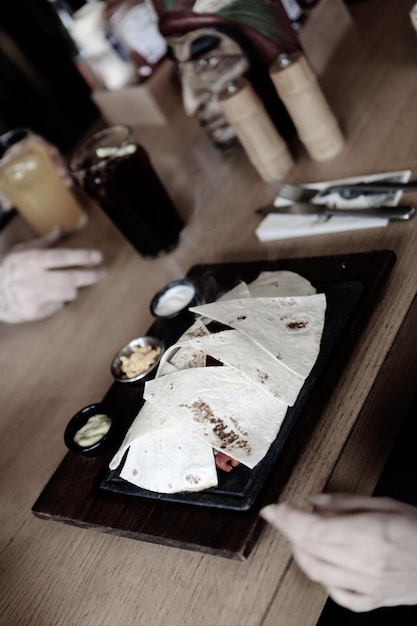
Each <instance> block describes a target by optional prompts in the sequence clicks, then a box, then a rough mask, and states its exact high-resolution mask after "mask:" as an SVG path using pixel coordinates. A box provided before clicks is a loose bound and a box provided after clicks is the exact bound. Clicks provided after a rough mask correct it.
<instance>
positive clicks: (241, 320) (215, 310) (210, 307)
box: [190, 294, 326, 378]
mask: <svg viewBox="0 0 417 626" xmlns="http://www.w3.org/2000/svg"><path fill="white" fill-rule="evenodd" d="M325 310H326V297H325V295H324V294H316V295H311V296H300V297H288V298H245V299H240V300H230V301H229V300H228V301H225V302H213V303H211V304H204V305H202V306H196V307H191V308H190V311H193V312H194V313H199V314H200V315H203V316H204V317H208V318H209V319H212V320H216V321H217V322H220V323H222V324H225V325H226V326H230V327H232V328H235V329H236V330H239V331H241V332H242V333H244V334H245V335H246V336H247V337H249V338H250V339H251V340H252V341H254V342H255V343H257V344H258V345H259V346H261V348H263V349H264V350H266V351H267V352H268V353H269V354H271V355H272V356H273V357H274V358H276V359H278V360H279V361H280V362H281V363H282V365H284V366H285V367H287V368H288V369H289V370H291V371H292V372H293V373H294V374H298V375H299V376H301V377H302V378H307V376H308V375H309V373H310V371H311V369H312V367H313V365H314V363H315V362H316V359H317V356H318V354H319V351H320V342H321V336H322V333H323V327H324V315H325Z"/></svg>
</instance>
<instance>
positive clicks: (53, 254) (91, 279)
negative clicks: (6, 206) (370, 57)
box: [0, 232, 106, 323]
mask: <svg viewBox="0 0 417 626" xmlns="http://www.w3.org/2000/svg"><path fill="white" fill-rule="evenodd" d="M58 235H59V232H58V233H54V232H53V233H51V234H50V235H48V236H46V237H42V238H40V239H37V240H34V241H33V242H32V243H31V244H30V245H31V248H28V246H27V244H25V245H21V246H16V248H14V249H12V250H11V251H10V252H9V253H8V254H6V256H5V257H4V258H3V259H2V261H1V263H0V321H3V322H8V323H17V322H28V321H34V320H39V319H42V318H45V317H49V316H50V315H53V314H54V313H56V312H57V311H59V309H61V308H62V307H63V306H64V304H65V303H67V302H70V301H72V300H75V298H76V297H77V295H78V290H79V289H80V287H85V286H87V285H93V284H94V283H96V282H98V281H99V280H101V279H102V278H104V277H105V275H106V272H105V270H104V269H102V268H96V267H95V266H96V265H98V264H100V263H101V262H102V260H103V258H102V254H101V252H99V251H98V250H90V249H84V250H82V249H68V248H57V249H43V248H44V247H45V246H47V245H51V243H53V241H54V240H56V239H57V236H58Z"/></svg>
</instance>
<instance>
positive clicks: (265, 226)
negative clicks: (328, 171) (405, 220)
mask: <svg viewBox="0 0 417 626" xmlns="http://www.w3.org/2000/svg"><path fill="white" fill-rule="evenodd" d="M410 176H411V170H399V171H395V172H384V173H381V174H366V175H363V176H355V177H350V178H339V179H337V180H328V181H322V182H319V183H305V184H303V187H310V188H311V189H325V188H326V187H329V186H330V185H336V184H339V183H358V182H365V183H366V182H372V181H376V180H378V181H395V182H408V181H409V180H410ZM401 196H402V191H392V192H388V193H378V192H366V193H358V192H356V191H355V192H354V193H352V192H345V193H340V192H337V191H335V192H332V193H330V194H326V195H323V196H321V197H316V198H314V199H313V200H312V203H313V204H314V203H316V204H326V205H327V206H329V207H337V208H357V207H361V206H362V207H373V206H375V207H376V206H380V205H387V206H395V205H396V204H398V202H399V200H400V198H401ZM289 204H291V202H289V201H288V200H285V199H284V198H280V197H279V196H278V197H277V198H275V201H274V205H275V206H277V207H279V206H288V205H289ZM388 222H389V220H388V219H386V218H379V217H350V216H340V217H339V216H338V215H337V216H334V215H331V216H329V215H319V216H315V215H285V214H276V213H274V214H273V213H271V214H269V215H267V216H266V217H265V218H264V219H263V220H262V222H261V223H260V224H259V226H258V227H257V228H256V231H255V233H256V236H257V237H258V239H259V241H276V240H279V239H290V238H293V237H311V236H313V235H322V234H326V233H339V232H343V231H349V230H363V229H365V228H382V227H384V226H387V224H388Z"/></svg>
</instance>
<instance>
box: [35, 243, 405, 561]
mask: <svg viewBox="0 0 417 626" xmlns="http://www.w3.org/2000/svg"><path fill="white" fill-rule="evenodd" d="M395 259H396V257H395V253H394V252H392V251H390V250H381V251H375V252H368V253H358V254H352V255H335V256H327V257H310V258H298V259H287V260H284V259H282V260H277V261H256V262H248V263H228V264H215V265H200V266H195V267H193V268H191V270H190V271H189V272H188V274H187V278H189V279H191V280H193V281H194V282H195V283H196V285H197V288H198V289H199V291H200V293H201V295H202V298H203V299H204V300H206V301H210V300H213V299H215V297H217V296H218V295H219V294H220V293H221V292H223V291H226V290H228V289H231V288H232V287H233V286H234V285H236V284H237V283H238V282H239V280H244V281H246V282H250V281H251V280H253V279H255V278H256V276H257V275H258V274H259V272H260V271H263V270H269V271H272V270H283V269H285V270H290V271H294V272H297V273H299V274H301V275H302V276H304V277H305V278H307V279H308V280H310V281H311V283H312V284H313V285H319V284H323V283H326V284H331V283H341V282H349V281H352V282H360V283H361V284H362V285H363V289H362V293H361V296H360V298H359V301H358V303H357V304H356V306H355V310H354V313H353V315H352V316H351V318H350V319H349V321H348V322H347V324H346V327H345V329H344V332H343V334H342V336H340V337H339V338H338V341H337V345H335V346H334V350H333V352H332V355H331V358H330V360H329V362H328V363H327V365H326V367H325V371H324V372H322V373H321V375H320V376H319V378H318V380H317V381H316V382H315V385H314V389H313V390H312V392H311V394H310V396H309V399H308V402H307V403H306V405H305V406H304V407H303V410H302V412H301V415H300V418H299V419H298V421H297V423H296V424H295V426H294V428H293V429H292V431H291V433H290V435H289V438H288V439H287V440H286V442H285V445H284V446H283V449H282V450H281V452H280V455H279V457H278V458H277V461H276V463H275V464H274V466H273V468H272V470H271V472H270V473H269V475H268V477H267V478H266V480H265V482H264V484H263V486H262V488H261V489H260V492H259V495H258V497H257V499H256V500H255V502H254V504H253V506H251V508H250V509H249V510H244V511H241V510H238V511H236V510H230V509H227V508H225V509H223V508H222V507H206V506H195V505H193V504H191V503H187V502H170V501H164V500H163V499H158V497H155V499H152V498H143V497H138V496H134V495H126V494H123V493H113V492H110V491H106V490H103V489H102V488H101V487H100V485H101V483H102V481H103V478H104V476H105V475H106V473H107V471H108V463H109V461H110V459H111V457H112V456H113V455H114V453H115V451H116V450H117V449H118V447H119V445H120V443H121V441H122V439H123V437H124V435H125V433H126V431H127V429H128V427H129V426H130V424H131V422H132V421H133V419H134V418H135V417H136V415H137V412H138V410H139V407H140V406H141V403H142V393H143V386H138V387H133V386H129V385H123V384H120V383H114V384H113V385H112V386H111V387H110V389H109V391H108V393H107V394H106V396H105V397H104V399H103V402H104V403H105V404H106V405H107V406H108V408H109V411H111V412H112V413H113V414H115V415H117V421H118V432H117V436H116V438H115V441H114V445H112V447H111V448H110V449H109V450H108V452H106V453H105V454H103V455H102V456H100V457H97V458H92V459H87V458H84V457H82V456H81V455H79V454H77V453H75V452H68V453H67V455H66V456H65V457H64V459H63V461H62V462H61V464H60V465H59V466H58V468H57V470H56V471H55V473H54V474H53V476H52V477H51V479H50V480H49V482H48V483H47V485H46V486H45V488H44V489H43V491H42V493H41V494H40V496H39V498H38V499H37V501H36V502H35V504H34V505H33V507H32V511H33V513H34V514H35V515H36V516H37V517H40V518H42V519H46V520H54V521H58V522H63V523H66V524H72V525H75V526H79V527H82V528H91V529H94V530H99V531H102V532H106V533H110V534H115V535H121V536H125V537H129V538H132V539H137V540H141V541H149V542H153V543H158V544H164V545H169V546H175V547H179V548H184V549H189V550H196V551H200V552H205V553H209V554H214V555H218V556H222V557H227V558H234V559H239V560H245V559H246V558H247V557H248V556H249V554H250V552H251V550H252V548H253V546H254V545H255V543H256V541H257V539H258V538H259V535H260V533H261V530H262V528H263V526H264V523H265V522H264V521H263V520H262V518H260V517H259V510H260V509H261V508H262V507H263V506H265V505H266V504H268V503H270V502H274V501H275V500H276V499H277V498H278V496H279V494H280V492H281V491H282V489H283V487H284V485H285V483H286V481H287V480H288V477H289V474H290V472H291V470H292V468H293V467H294V464H295V463H296V461H297V457H298V455H299V454H300V452H301V450H302V449H303V447H304V446H305V445H306V443H307V441H308V437H309V435H310V433H311V431H312V429H313V428H314V424H315V422H316V420H317V418H318V416H319V415H320V411H321V409H322V407H323V406H324V403H325V402H326V400H327V396H328V393H327V390H328V388H329V386H333V385H334V383H335V381H336V379H337V377H338V376H339V375H340V373H341V372H342V369H343V364H344V363H345V361H346V358H347V356H348V354H349V353H350V352H351V351H352V350H353V349H354V347H355V343H356V340H357V338H358V337H359V335H360V333H361V332H362V331H363V329H364V327H365V324H366V320H367V318H368V316H369V314H370V312H371V311H372V309H373V307H374V306H376V305H377V302H378V297H379V295H380V294H381V292H382V289H383V287H384V285H385V282H386V279H387V278H388V276H389V273H390V271H391V269H392V267H393V265H394V263H395ZM189 325H190V319H187V318H184V319H182V320H178V321H177V322H176V323H175V324H173V323H172V320H171V321H159V320H158V321H157V322H155V324H154V325H153V326H152V327H151V328H150V329H149V334H156V335H157V336H161V337H164V338H165V340H166V343H167V345H170V343H172V342H173V341H175V339H176V338H177V337H178V336H179V335H180V334H181V333H182V332H183V330H185V329H186V328H187V327H188V326H189Z"/></svg>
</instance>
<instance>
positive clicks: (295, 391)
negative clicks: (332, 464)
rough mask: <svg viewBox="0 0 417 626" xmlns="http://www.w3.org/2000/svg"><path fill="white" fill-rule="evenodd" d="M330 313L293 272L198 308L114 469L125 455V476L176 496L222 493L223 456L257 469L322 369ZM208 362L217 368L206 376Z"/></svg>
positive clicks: (271, 275) (267, 276) (150, 389)
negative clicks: (316, 369)
mask: <svg viewBox="0 0 417 626" xmlns="http://www.w3.org/2000/svg"><path fill="white" fill-rule="evenodd" d="M325 310H326V297H325V295H324V294H317V293H316V290H315V288H314V287H313V286H312V285H311V284H310V283H309V281H307V280H306V279H304V278H303V277H301V276H299V275H298V274H295V273H293V272H288V271H277V272H261V273H260V275H259V276H258V277H257V278H256V279H255V280H254V281H253V282H251V283H248V284H246V283H244V282H241V283H239V284H238V285H237V286H236V287H234V288H233V289H231V290H230V291H229V292H227V293H226V294H224V295H223V296H221V297H220V298H219V299H218V300H217V301H216V302H212V303H209V304H204V305H201V306H195V307H192V308H190V311H192V312H194V313H195V314H196V315H197V316H198V317H197V318H196V320H195V322H194V324H193V325H192V326H191V327H190V328H189V329H188V330H187V331H186V332H185V333H184V334H183V335H182V337H181V338H180V339H179V340H178V342H177V343H175V344H174V345H173V346H171V347H170V348H169V349H168V350H167V351H166V352H165V354H164V355H163V357H162V359H161V362H160V364H159V368H158V371H157V374H156V377H155V379H154V380H150V381H148V382H146V383H145V389H144V399H145V403H144V405H143V407H142V408H141V410H140V411H139V413H138V415H137V417H136V419H135V420H134V421H133V423H132V425H131V427H130V429H129V430H128V432H127V434H126V437H125V439H124V441H123V443H122V445H121V447H120V449H119V450H118V452H117V453H116V455H115V456H114V457H113V459H112V460H111V463H110V469H113V470H114V469H117V468H118V467H119V465H120V464H121V462H122V460H123V457H124V455H125V453H126V451H127V455H126V458H125V460H124V463H123V466H122V468H121V471H120V477H121V478H123V479H124V480H126V481H128V482H130V483H133V484H134V485H136V486H138V487H140V488H142V489H146V490H150V491H154V492H158V493H166V494H170V493H178V492H190V491H201V490H203V489H208V488H210V487H215V486H217V484H218V476H217V470H216V464H215V454H216V453H217V452H223V453H224V454H226V455H227V456H229V457H231V458H232V459H234V460H235V461H237V462H239V463H242V464H244V465H245V466H247V467H249V468H254V467H255V466H256V465H257V464H258V463H259V462H260V461H261V460H262V459H263V458H264V456H265V455H266V453H267V452H268V450H269V448H270V446H271V444H272V443H273V441H274V440H275V439H276V437H277V435H278V432H279V430H280V428H281V425H282V423H283V420H284V418H285V415H286V412H287V409H288V407H289V406H292V405H293V404H294V403H295V401H296V400H297V397H298V395H299V393H300V390H301V388H302V386H303V384H304V381H305V379H306V378H307V376H308V375H309V373H310V371H311V369H312V367H313V365H314V363H315V362H316V359H317V356H318V354H319V350H320V342H321V337H322V333H323V327H324V318H325ZM213 321H214V322H218V323H219V324H221V325H222V326H221V328H222V330H216V331H215V332H213V331H211V330H210V324H211V322H213ZM219 324H217V325H215V326H216V329H218V326H219ZM212 326H213V325H212ZM223 329H224V330H223ZM207 356H210V357H212V358H214V359H215V360H216V361H218V362H219V364H218V365H212V366H209V367H207V366H206V360H207Z"/></svg>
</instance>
